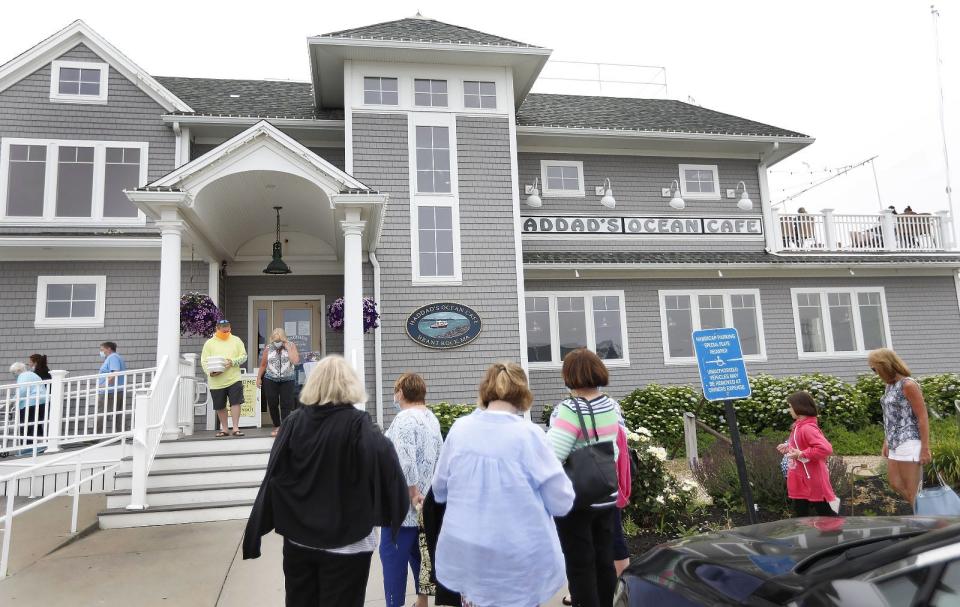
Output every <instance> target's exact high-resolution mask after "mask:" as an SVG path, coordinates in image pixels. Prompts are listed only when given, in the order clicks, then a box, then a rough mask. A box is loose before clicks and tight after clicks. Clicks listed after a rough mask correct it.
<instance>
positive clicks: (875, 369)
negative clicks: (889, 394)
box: [870, 367, 880, 375]
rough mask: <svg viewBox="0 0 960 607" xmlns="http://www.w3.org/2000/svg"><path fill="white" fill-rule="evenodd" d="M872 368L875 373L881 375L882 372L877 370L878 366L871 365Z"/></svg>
mask: <svg viewBox="0 0 960 607" xmlns="http://www.w3.org/2000/svg"><path fill="white" fill-rule="evenodd" d="M870 370H871V371H873V372H874V373H876V374H877V375H880V372H879V371H877V368H876V367H870Z"/></svg>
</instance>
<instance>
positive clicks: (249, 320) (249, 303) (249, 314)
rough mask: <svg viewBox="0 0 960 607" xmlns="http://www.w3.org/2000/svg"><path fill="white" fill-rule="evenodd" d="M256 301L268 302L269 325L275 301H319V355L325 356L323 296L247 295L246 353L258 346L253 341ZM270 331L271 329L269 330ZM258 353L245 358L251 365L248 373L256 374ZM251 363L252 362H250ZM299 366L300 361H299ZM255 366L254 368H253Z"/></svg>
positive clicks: (258, 362) (325, 303)
mask: <svg viewBox="0 0 960 607" xmlns="http://www.w3.org/2000/svg"><path fill="white" fill-rule="evenodd" d="M256 301H269V302H270V318H269V319H268V321H269V324H273V302H275V301H319V302H320V354H321V356H326V355H327V298H326V296H325V295H248V296H247V352H248V354H249V353H251V352H254V351H255V350H257V348H254V347H253V346H255V345H256V346H258V347H259V344H257V343H256V340H255V339H254V337H253V336H254V334H255V333H256V330H257V323H256V322H255V320H256V319H255V318H254V317H253V310H254V308H253V304H254V302H256ZM271 330H272V329H271ZM260 354H261V353H260V352H256V354H255V355H254V356H255V358H254V359H251V358H249V357H248V358H247V364H248V365H251V366H250V369H249V372H250V373H256V372H257V371H256V369H258V368H259V367H260ZM251 361H252V362H251ZM301 364H303V363H302V361H301ZM253 365H256V366H253Z"/></svg>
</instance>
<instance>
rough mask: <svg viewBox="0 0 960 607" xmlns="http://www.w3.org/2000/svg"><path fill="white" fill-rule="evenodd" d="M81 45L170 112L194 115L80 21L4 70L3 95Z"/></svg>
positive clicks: (0, 68) (0, 84) (0, 72)
mask: <svg viewBox="0 0 960 607" xmlns="http://www.w3.org/2000/svg"><path fill="white" fill-rule="evenodd" d="M78 44H83V45H85V46H87V47H89V48H90V50H92V51H93V52H94V53H96V54H97V55H99V56H100V57H101V58H103V60H104V61H106V62H107V63H109V64H110V66H111V67H112V68H114V69H115V70H117V71H118V72H120V73H121V74H122V75H123V76H124V77H125V78H126V79H127V80H129V81H130V82H132V83H133V84H134V85H136V86H138V87H139V88H140V89H141V90H142V91H143V92H144V93H146V94H147V95H149V96H150V97H152V98H153V100H154V101H156V102H157V103H159V104H160V105H161V106H163V108H164V109H166V110H167V111H168V112H175V111H176V112H190V111H192V110H191V108H190V106H189V105H187V104H186V103H185V102H184V101H183V100H182V99H180V98H179V97H177V96H176V95H175V94H173V93H172V92H170V91H169V90H167V89H166V88H165V87H164V86H163V85H161V84H160V83H159V82H157V81H156V80H154V78H153V77H152V76H150V75H149V74H148V73H147V72H146V71H144V70H143V69H141V68H140V66H138V65H137V64H136V63H134V62H133V61H131V60H130V58H129V57H127V56H126V55H124V54H123V53H121V52H120V51H119V50H117V48H116V47H114V46H113V45H112V44H110V43H109V42H107V40H106V39H105V38H103V37H102V36H101V35H100V34H98V33H97V32H95V31H93V29H92V28H91V27H90V26H89V25H87V24H86V23H84V22H83V21H81V20H79V19H78V20H76V21H74V22H73V23H71V24H70V25H68V26H67V27H65V28H63V29H62V30H60V31H59V32H57V33H56V34H54V35H52V36H50V37H49V38H47V39H46V40H44V41H43V42H40V43H39V44H37V45H36V46H34V47H33V48H31V49H29V50H27V51H26V52H24V53H21V54H20V55H18V56H16V57H14V58H13V59H11V60H10V61H8V62H7V63H5V64H3V65H2V66H0V91H3V90H5V89H7V88H9V87H10V86H12V85H14V84H15V83H17V82H19V81H20V80H22V79H23V78H25V77H27V76H29V75H30V74H32V73H33V72H35V71H37V70H38V69H40V68H42V67H43V66H44V65H46V64H48V63H50V62H51V61H53V60H54V59H56V58H57V57H59V56H61V55H63V54H64V53H66V52H67V51H69V50H70V49H72V48H73V47H75V46H77V45H78Z"/></svg>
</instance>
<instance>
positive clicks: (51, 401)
mask: <svg viewBox="0 0 960 607" xmlns="http://www.w3.org/2000/svg"><path fill="white" fill-rule="evenodd" d="M66 377H67V372H66V371H63V370H56V371H50V393H49V394H48V395H47V445H48V447H47V452H48V453H56V452H57V451H59V450H60V436H61V431H62V429H63V382H64V380H65V379H66Z"/></svg>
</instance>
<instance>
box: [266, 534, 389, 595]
mask: <svg viewBox="0 0 960 607" xmlns="http://www.w3.org/2000/svg"><path fill="white" fill-rule="evenodd" d="M372 554H373V553H372V552H360V553H358V554H332V553H330V552H324V551H323V550H310V549H308V548H300V547H298V546H294V545H293V544H291V543H290V542H289V541H287V540H284V542H283V577H284V586H285V587H286V591H287V607H325V606H330V607H333V606H334V605H336V606H337V607H363V603H364V601H365V600H366V594H367V578H368V577H369V576H370V557H371V555H372Z"/></svg>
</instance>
